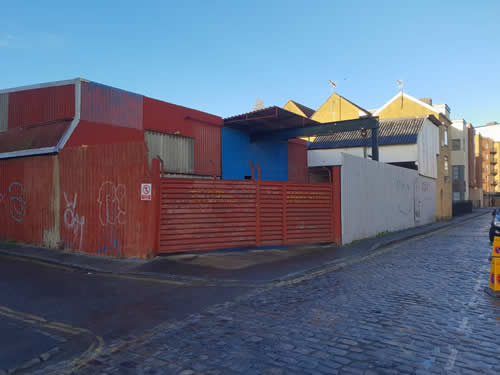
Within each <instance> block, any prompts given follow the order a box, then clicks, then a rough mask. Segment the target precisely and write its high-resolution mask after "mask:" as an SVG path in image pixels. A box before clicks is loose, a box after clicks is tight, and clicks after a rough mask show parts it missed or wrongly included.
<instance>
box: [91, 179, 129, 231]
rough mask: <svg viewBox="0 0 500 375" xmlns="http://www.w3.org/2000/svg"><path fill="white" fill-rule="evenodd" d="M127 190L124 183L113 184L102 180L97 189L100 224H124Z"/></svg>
mask: <svg viewBox="0 0 500 375" xmlns="http://www.w3.org/2000/svg"><path fill="white" fill-rule="evenodd" d="M126 198H127V190H126V188H125V185H122V184H118V185H115V184H113V183H112V182H110V181H106V182H104V183H103V184H102V185H101V187H100V189H99V196H98V197H97V203H99V221H100V222H101V225H102V226H107V225H118V224H120V225H121V224H125V214H126V211H125V200H126Z"/></svg>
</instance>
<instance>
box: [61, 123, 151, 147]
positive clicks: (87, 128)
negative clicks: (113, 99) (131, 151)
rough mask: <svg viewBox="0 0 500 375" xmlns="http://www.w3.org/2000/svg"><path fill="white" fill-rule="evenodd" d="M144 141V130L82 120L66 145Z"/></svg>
mask: <svg viewBox="0 0 500 375" xmlns="http://www.w3.org/2000/svg"><path fill="white" fill-rule="evenodd" d="M140 142H144V130H138V129H130V128H123V127H118V126H114V125H108V124H97V123H93V122H89V121H85V120H81V121H80V122H79V123H78V126H77V127H76V128H75V130H74V131H73V134H72V135H71V137H70V138H69V140H68V142H67V143H66V146H65V147H78V146H81V145H103V144H115V143H140Z"/></svg>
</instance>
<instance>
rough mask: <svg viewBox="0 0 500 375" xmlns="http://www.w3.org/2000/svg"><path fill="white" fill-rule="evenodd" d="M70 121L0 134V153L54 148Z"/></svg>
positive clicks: (15, 129)
mask: <svg viewBox="0 0 500 375" xmlns="http://www.w3.org/2000/svg"><path fill="white" fill-rule="evenodd" d="M70 123H71V120H66V121H54V122H51V123H47V124H43V125H37V126H29V127H23V128H14V129H10V130H8V131H6V132H3V133H0V152H13V151H22V150H30V149H36V148H43V147H54V146H56V145H57V143H58V142H59V140H60V139H61V137H62V136H63V135H64V133H65V132H66V130H67V129H68V127H69V125H70Z"/></svg>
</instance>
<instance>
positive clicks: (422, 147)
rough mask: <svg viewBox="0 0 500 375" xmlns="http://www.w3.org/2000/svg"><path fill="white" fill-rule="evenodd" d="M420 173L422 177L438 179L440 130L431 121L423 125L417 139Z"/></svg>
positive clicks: (426, 121)
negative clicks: (437, 159) (437, 158)
mask: <svg viewBox="0 0 500 375" xmlns="http://www.w3.org/2000/svg"><path fill="white" fill-rule="evenodd" d="M417 150H418V171H419V172H420V174H421V175H423V176H427V177H431V178H437V174H438V171H437V162H436V155H439V128H438V127H437V126H436V125H434V123H432V122H431V121H430V120H429V119H426V120H425V121H424V123H423V125H422V130H421V131H420V132H419V133H418V138H417Z"/></svg>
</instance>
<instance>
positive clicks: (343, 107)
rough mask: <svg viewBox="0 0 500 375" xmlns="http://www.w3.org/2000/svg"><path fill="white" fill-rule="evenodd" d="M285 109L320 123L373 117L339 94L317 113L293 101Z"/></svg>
mask: <svg viewBox="0 0 500 375" xmlns="http://www.w3.org/2000/svg"><path fill="white" fill-rule="evenodd" d="M283 108H284V109H286V110H288V111H290V112H293V113H296V114H298V115H300V116H304V117H307V118H310V119H311V120H314V121H317V122H320V123H327V122H335V121H344V120H353V119H357V118H363V117H369V116H371V113H370V112H369V111H367V110H366V109H363V108H361V107H360V106H358V105H357V104H354V103H353V102H351V101H350V100H348V99H346V98H344V97H343V96H341V95H339V94H337V93H333V94H332V95H330V96H329V97H328V99H326V101H325V102H324V103H323V104H322V105H321V106H320V107H319V109H318V110H317V111H314V110H312V109H311V108H309V107H306V106H304V105H302V104H299V103H297V102H295V101H293V100H289V101H288V102H287V103H286V104H285V106H284V107H283ZM311 111H312V113H311ZM315 138H316V137H308V138H307V140H308V141H311V142H312V141H314V139H315Z"/></svg>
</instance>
